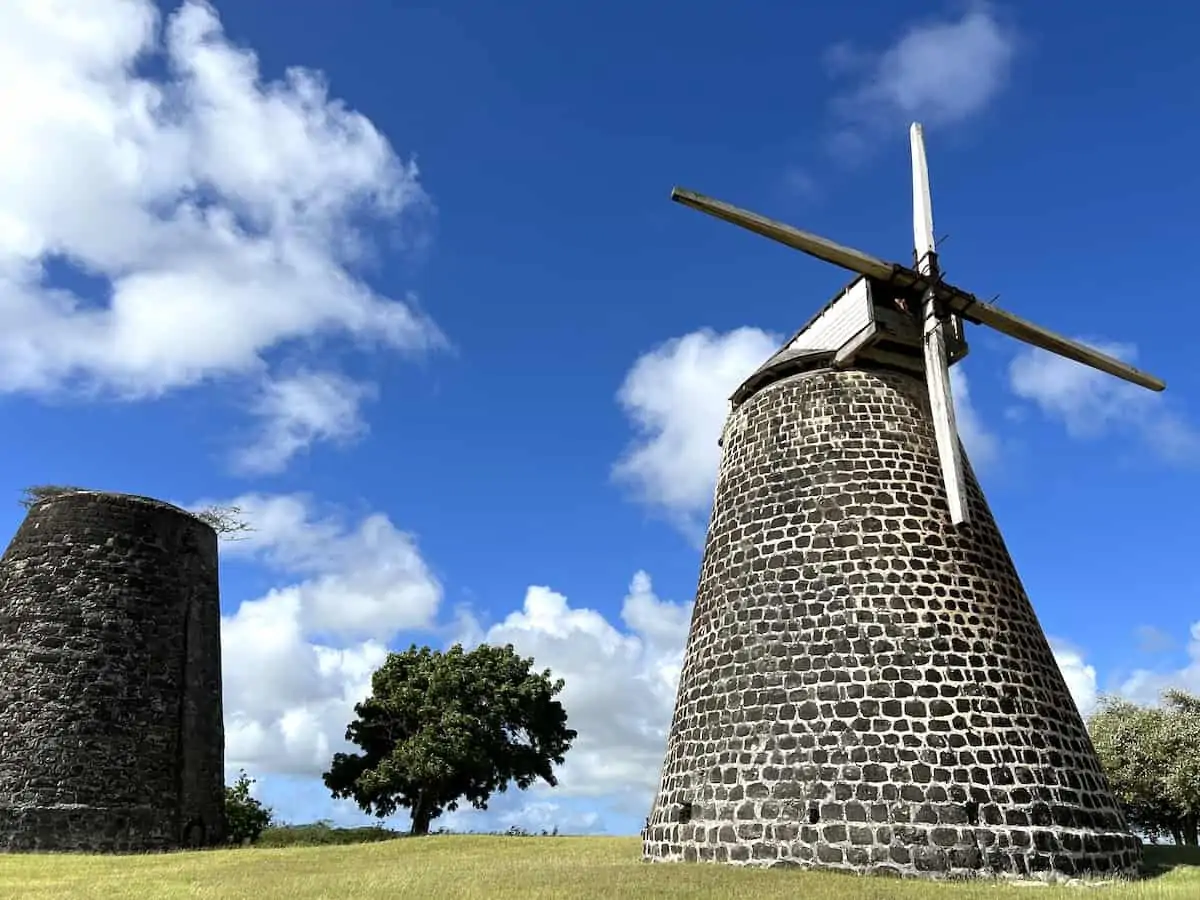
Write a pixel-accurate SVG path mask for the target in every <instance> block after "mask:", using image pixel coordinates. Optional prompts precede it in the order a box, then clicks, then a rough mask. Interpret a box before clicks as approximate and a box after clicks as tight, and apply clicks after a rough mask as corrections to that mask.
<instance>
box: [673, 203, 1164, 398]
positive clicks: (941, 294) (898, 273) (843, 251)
mask: <svg viewBox="0 0 1200 900" xmlns="http://www.w3.org/2000/svg"><path fill="white" fill-rule="evenodd" d="M671 199H672V200H675V201H676V202H678V203H682V204H683V205H685V206H690V207H691V208H693V209H697V210H700V211H701V212H704V213H707V214H708V215H710V216H715V217H716V218H718V219H723V220H724V221H726V222H731V223H733V224H734V225H739V226H741V227H742V228H745V229H748V230H749V231H753V232H754V233H756V234H760V235H762V236H763V237H768V238H771V239H772V240H775V241H778V242H779V243H781V244H784V245H786V246H788V247H792V248H794V249H796V250H800V251H802V252H804V253H807V254H808V255H809V256H815V257H816V258H817V259H821V260H824V261H825V262H829V263H833V264H834V265H835V266H841V267H842V268H843V269H849V270H850V271H851V272H857V273H859V274H860V275H866V276H868V277H869V278H874V279H876V280H878V281H883V282H888V283H891V284H894V285H896V286H898V287H901V288H911V289H913V290H914V291H916V292H918V293H922V292H924V291H926V290H929V289H930V287H931V285H930V279H929V278H928V277H926V276H923V275H921V274H920V273H919V272H915V271H913V270H912V269H911V268H908V267H907V266H901V265H898V264H896V263H887V262H884V261H883V260H881V259H876V258H875V257H873V256H870V255H869V254H866V253H863V252H862V251H861V250H855V249H853V248H851V247H843V246H842V245H841V244H836V243H834V242H833V241H831V240H828V239H827V238H823V237H820V236H819V235H815V234H810V233H808V232H806V231H801V230H800V229H798V228H793V227H791V226H790V225H785V224H783V223H782V222H776V221H774V220H772V219H768V218H765V217H764V216H760V215H757V214H756V213H752V212H748V211H746V210H744V209H739V208H738V207H736V206H731V205H730V204H728V203H723V202H721V201H720V200H714V199H712V198H711V197H705V196H704V195H703V194H697V193H695V192H694V191H687V190H684V189H682V188H675V189H674V190H673V191H672V192H671ZM932 290H933V292H934V294H935V295H936V297H937V298H938V299H939V300H941V301H943V302H944V303H946V304H947V305H948V306H949V307H950V309H951V311H952V312H954V313H955V314H956V315H960V316H962V318H964V319H966V320H967V321H968V322H974V323H976V324H979V325H987V326H989V327H991V328H994V329H996V330H997V331H999V332H1001V333H1003V334H1007V335H1008V336H1009V337H1014V338H1016V339H1017V340H1019V341H1024V342H1025V343H1027V344H1032V345H1033V346H1035V347H1040V348H1041V349H1043V350H1049V351H1050V352H1051V353H1057V354H1058V355H1059V356H1065V357H1066V358H1067V359H1071V360H1074V361H1075V362H1078V363H1082V364H1083V365H1085V366H1091V367H1092V368H1094V369H1099V370H1100V371H1101V372H1107V373H1108V374H1109V375H1114V376H1116V377H1117V378H1121V379H1124V380H1125V381H1128V382H1131V383H1133V384H1136V385H1139V386H1140V387H1144V388H1148V389H1149V390H1152V391H1161V390H1163V389H1164V388H1165V387H1166V384H1165V383H1164V382H1163V381H1162V380H1160V379H1158V378H1155V377H1154V376H1153V375H1149V374H1147V373H1145V372H1142V371H1141V370H1139V369H1136V368H1134V367H1133V366H1131V365H1129V364H1128V363H1124V362H1121V361H1120V360H1119V359H1115V358H1113V357H1111V356H1108V355H1107V354H1104V353H1101V352H1100V351H1099V350H1093V349H1092V348H1091V347H1088V346H1085V345H1084V344H1080V343H1078V342H1077V341H1072V340H1070V339H1069V338H1065V337H1063V336H1061V335H1058V334H1055V333H1054V332H1052V331H1048V330H1047V329H1045V328H1041V327H1040V326H1037V325H1034V324H1033V323H1032V322H1027V321H1025V320H1024V319H1021V318H1018V317H1017V316H1014V315H1013V314H1012V313H1009V312H1005V311H1004V310H1002V309H1000V308H999V307H996V306H991V305H990V304H986V303H981V302H980V301H979V300H978V299H977V298H976V297H975V296H973V295H972V294H969V293H967V292H966V291H964V290H962V289H960V288H956V287H954V286H953V285H949V284H946V283H944V282H937V283H935V284H933V285H932ZM944 338H945V336H944V335H943V341H944Z"/></svg>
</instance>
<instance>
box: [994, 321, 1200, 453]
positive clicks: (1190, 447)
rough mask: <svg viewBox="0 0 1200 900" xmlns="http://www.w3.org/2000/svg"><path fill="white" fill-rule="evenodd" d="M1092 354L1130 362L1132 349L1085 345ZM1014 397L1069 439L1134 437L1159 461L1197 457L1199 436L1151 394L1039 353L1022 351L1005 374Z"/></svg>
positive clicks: (1133, 354)
mask: <svg viewBox="0 0 1200 900" xmlns="http://www.w3.org/2000/svg"><path fill="white" fill-rule="evenodd" d="M1078 340H1082V341H1084V342H1085V343H1088V344H1090V345H1091V346H1092V347H1095V348H1096V349H1097V350H1100V351H1101V352H1103V353H1107V354H1109V355H1111V356H1115V357H1117V358H1119V359H1124V360H1127V361H1132V360H1134V359H1135V358H1136V356H1137V348H1136V347H1134V346H1133V345H1131V344H1115V343H1106V342H1101V341H1089V340H1087V339H1084V338H1079V339H1078ZM1008 381H1009V386H1010V387H1011V389H1012V391H1013V393H1015V394H1016V395H1017V396H1018V397H1020V398H1022V399H1023V400H1027V401H1029V402H1031V403H1033V404H1034V405H1035V406H1037V408H1038V409H1039V410H1041V412H1042V413H1043V414H1045V415H1046V416H1049V417H1050V418H1052V419H1056V420H1058V421H1060V422H1062V424H1063V425H1064V426H1065V427H1066V429H1067V433H1068V434H1069V435H1071V437H1074V438H1079V439H1094V438H1098V437H1102V436H1104V435H1107V434H1111V433H1120V432H1125V433H1133V434H1135V435H1136V436H1138V437H1139V438H1140V439H1141V440H1142V441H1143V442H1144V443H1145V444H1146V445H1147V446H1148V447H1149V448H1150V449H1151V450H1152V451H1154V452H1155V453H1156V454H1157V455H1158V456H1160V457H1162V458H1163V459H1165V460H1167V461H1170V462H1179V463H1190V462H1194V461H1195V459H1196V458H1197V457H1198V456H1200V433H1198V432H1197V431H1196V429H1195V428H1194V427H1193V426H1192V425H1191V424H1190V423H1188V422H1187V421H1186V420H1184V419H1183V418H1182V417H1180V416H1179V415H1178V414H1177V413H1176V412H1174V411H1173V410H1171V409H1170V408H1169V406H1168V405H1167V404H1166V402H1165V398H1164V396H1163V395H1162V394H1155V393H1152V392H1150V391H1147V390H1146V389H1144V388H1140V387H1138V386H1136V385H1133V384H1129V383H1128V382H1126V381H1122V380H1120V379H1118V378H1114V377H1113V376H1111V375H1108V374H1106V373H1104V372H1100V371H1097V370H1096V369H1093V368H1091V367H1090V366H1083V365H1080V364H1079V363H1076V362H1073V361H1071V360H1069V359H1066V358H1064V357H1061V356H1058V355H1056V354H1053V353H1047V352H1046V351H1044V350H1039V349H1036V348H1029V349H1026V350H1022V351H1021V353H1019V354H1018V355H1017V356H1016V357H1015V358H1014V359H1013V361H1012V363H1011V364H1010V365H1009V368H1008Z"/></svg>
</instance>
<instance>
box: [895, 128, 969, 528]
mask: <svg viewBox="0 0 1200 900" xmlns="http://www.w3.org/2000/svg"><path fill="white" fill-rule="evenodd" d="M909 138H910V142H911V146H912V183H913V247H914V249H915V251H916V256H917V271H918V272H919V273H920V274H921V275H923V276H924V277H925V278H927V279H929V287H928V288H926V290H925V297H924V305H923V309H922V316H923V319H924V328H923V329H922V344H923V350H924V354H925V384H926V387H927V388H928V389H929V412H930V417H931V418H932V419H933V434H934V438H935V439H936V441H937V452H938V462H939V464H940V465H941V469H942V480H943V482H944V483H945V485H946V503H947V505H948V506H949V507H950V520H951V521H952V522H953V523H954V524H955V525H962V524H964V523H965V522H967V521H969V520H970V511H969V509H968V507H967V483H966V478H965V477H964V476H963V460H962V448H961V447H960V445H959V442H958V426H957V422H956V421H955V416H954V395H953V392H952V391H951V388H950V363H949V359H948V356H947V353H946V330H947V318H948V317H947V316H944V315H942V314H941V310H940V309H939V306H940V301H939V299H938V297H937V293H936V291H935V290H934V287H933V286H934V284H936V282H937V278H938V269H937V255H936V248H935V245H934V240H933V205H932V201H931V199H930V194H929V166H928V164H927V163H926V161H925V140H924V137H923V135H922V133H921V126H920V125H919V124H918V123H916V122H914V123H913V125H912V128H911V129H910V131H909Z"/></svg>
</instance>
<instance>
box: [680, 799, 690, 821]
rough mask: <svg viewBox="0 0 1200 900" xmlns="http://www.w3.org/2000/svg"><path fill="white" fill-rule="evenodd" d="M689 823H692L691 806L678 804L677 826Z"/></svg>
mask: <svg viewBox="0 0 1200 900" xmlns="http://www.w3.org/2000/svg"><path fill="white" fill-rule="evenodd" d="M690 821H692V804H690V803H680V804H679V824H680V825H686V824H687V823H688V822H690Z"/></svg>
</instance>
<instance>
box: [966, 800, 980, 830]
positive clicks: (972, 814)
mask: <svg viewBox="0 0 1200 900" xmlns="http://www.w3.org/2000/svg"><path fill="white" fill-rule="evenodd" d="M967 823H968V824H970V825H978V824H979V803H977V802H976V801H975V800H968V801H967Z"/></svg>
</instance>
